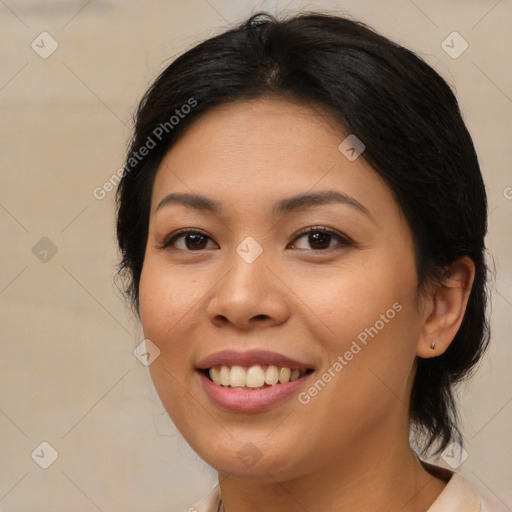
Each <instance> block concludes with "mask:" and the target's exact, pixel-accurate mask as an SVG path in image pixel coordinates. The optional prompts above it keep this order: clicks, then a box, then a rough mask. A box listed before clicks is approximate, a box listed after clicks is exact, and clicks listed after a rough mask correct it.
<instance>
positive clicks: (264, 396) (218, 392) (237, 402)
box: [197, 372, 312, 412]
mask: <svg viewBox="0 0 512 512" xmlns="http://www.w3.org/2000/svg"><path fill="white" fill-rule="evenodd" d="M197 374H198V375H199V378H200V379H201V383H202V385H203V388H204V390H205V391H206V394H207V395H208V396H209V397H210V398H211V399H212V401H213V402H215V404H217V405H218V406H219V407H222V408H223V409H227V410H228V411H234V412H261V411H265V410H267V409H269V408H270V407H272V406H274V405H276V404H278V403H279V402H282V401H283V400H286V398H288V397H290V396H291V395H293V394H294V393H297V392H298V390H299V389H300V388H301V387H302V386H304V383H305V381H306V380H307V379H308V377H310V375H312V374H307V375H305V376H304V377H301V378H300V379H297V380H294V381H292V382H286V383H285V384H276V385H274V386H270V387H268V388H264V389H255V390H253V391H246V390H244V389H232V388H225V387H223V386H219V385H217V384H215V382H212V381H211V380H210V379H209V378H208V377H207V376H206V375H205V374H204V373H203V372H197Z"/></svg>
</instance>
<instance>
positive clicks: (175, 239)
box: [158, 229, 214, 252]
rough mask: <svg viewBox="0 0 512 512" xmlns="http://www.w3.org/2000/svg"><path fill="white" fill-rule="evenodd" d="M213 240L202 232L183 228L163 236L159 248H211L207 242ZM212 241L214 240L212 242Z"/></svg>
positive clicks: (191, 249) (184, 249)
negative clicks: (163, 238)
mask: <svg viewBox="0 0 512 512" xmlns="http://www.w3.org/2000/svg"><path fill="white" fill-rule="evenodd" d="M209 241H211V242H213V240H212V239H211V238H210V237H209V236H208V235H207V234H206V233H204V232H202V231H197V230H190V229H183V230H180V231H178V232H177V233H172V234H170V235H169V236H167V237H166V238H165V240H164V241H163V243H162V244H161V245H160V246H159V247H158V248H159V249H168V248H170V249H177V250H180V251H194V252H196V251H201V250H203V249H211V248H212V247H208V242H209ZM213 243H214V242H213Z"/></svg>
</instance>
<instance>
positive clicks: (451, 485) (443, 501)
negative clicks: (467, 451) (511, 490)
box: [427, 473, 504, 512]
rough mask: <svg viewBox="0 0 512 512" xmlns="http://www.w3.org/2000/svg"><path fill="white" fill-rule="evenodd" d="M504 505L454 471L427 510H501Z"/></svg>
mask: <svg viewBox="0 0 512 512" xmlns="http://www.w3.org/2000/svg"><path fill="white" fill-rule="evenodd" d="M503 510H504V506H503V505H502V504H501V505H500V504H499V502H497V501H496V499H494V498H493V497H492V496H491V495H489V494H484V493H483V492H481V491H479V490H477V489H476V487H474V486H473V485H472V483H471V482H470V481H469V480H468V479H467V478H466V477H464V476H463V475H462V474H460V473H454V474H453V475H452V476H451V478H450V479H449V480H448V483H447V484H446V487H445V488H444V490H443V492H442V493H441V494H440V495H439V496H438V498H437V499H436V501H434V503H432V505H431V506H430V508H429V509H428V510H427V512H503Z"/></svg>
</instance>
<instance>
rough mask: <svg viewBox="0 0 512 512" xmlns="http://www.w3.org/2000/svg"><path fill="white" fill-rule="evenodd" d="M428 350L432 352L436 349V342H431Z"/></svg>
mask: <svg viewBox="0 0 512 512" xmlns="http://www.w3.org/2000/svg"><path fill="white" fill-rule="evenodd" d="M430 348H431V349H432V350H434V349H435V348H436V342H435V341H433V342H432V345H430Z"/></svg>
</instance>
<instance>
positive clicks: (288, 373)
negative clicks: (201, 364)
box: [202, 364, 313, 390]
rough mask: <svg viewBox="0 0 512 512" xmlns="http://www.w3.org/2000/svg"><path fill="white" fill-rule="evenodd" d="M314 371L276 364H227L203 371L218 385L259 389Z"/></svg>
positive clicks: (284, 382)
mask: <svg viewBox="0 0 512 512" xmlns="http://www.w3.org/2000/svg"><path fill="white" fill-rule="evenodd" d="M312 372H313V369H307V370H302V369H300V370H299V369H297V368H289V367H284V366H276V365H260V364H255V365H252V366H239V365H233V366H226V365H217V366H212V367H211V368H207V369H205V370H202V373H203V374H204V375H205V376H206V377H207V378H208V379H209V380H211V381H212V382H214V383H215V384H217V385H218V386H221V387H224V388H229V389H243V390H257V389H265V388H269V387H271V386H278V385H280V384H286V383H288V382H293V381H295V380H298V379H301V378H302V377H304V376H306V375H308V374H310V373H312Z"/></svg>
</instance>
